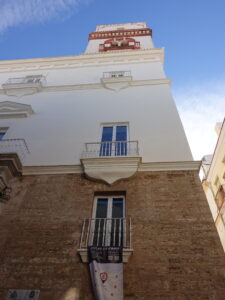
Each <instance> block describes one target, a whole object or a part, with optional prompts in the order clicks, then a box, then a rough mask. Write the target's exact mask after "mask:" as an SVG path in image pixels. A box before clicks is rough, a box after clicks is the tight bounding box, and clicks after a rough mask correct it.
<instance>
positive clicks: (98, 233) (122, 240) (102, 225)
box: [78, 218, 133, 263]
mask: <svg viewBox="0 0 225 300" xmlns="http://www.w3.org/2000/svg"><path fill="white" fill-rule="evenodd" d="M131 242H132V228H131V219H130V218H129V219H126V218H112V219H106V218H96V219H84V222H83V227H82V232H81V239H80V247H79V249H78V253H79V254H80V257H81V260H82V262H84V263H87V262H88V261H89V259H88V247H90V246H95V247H121V248H122V249H123V262H124V263H127V262H128V260H129V257H130V256H131V254H132V253H133V249H132V243H131Z"/></svg>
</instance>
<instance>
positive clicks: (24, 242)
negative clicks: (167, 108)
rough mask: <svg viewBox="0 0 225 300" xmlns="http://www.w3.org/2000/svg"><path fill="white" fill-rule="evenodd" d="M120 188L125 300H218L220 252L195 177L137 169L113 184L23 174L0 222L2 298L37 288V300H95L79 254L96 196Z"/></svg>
mask: <svg viewBox="0 0 225 300" xmlns="http://www.w3.org/2000/svg"><path fill="white" fill-rule="evenodd" d="M97 191H125V192H126V217H131V218H132V224H133V248H134V254H133V256H132V257H131V259H130V261H129V263H128V264H126V265H124V294H125V297H124V299H125V300H136V299H140V300H144V299H146V300H147V299H173V300H174V299H204V300H205V299H224V295H225V268H224V267H225V255H224V252H223V250H222V246H221V244H220V241H219V238H218V236H217V232H216V229H215V227H214V224H213V220H212V217H211V214H210V211H209V207H208V204H207V201H206V199H205V196H204V194H203V191H202V188H201V185H200V182H199V179H198V175H197V172H194V171H173V172H172V171H171V172H140V173H138V174H137V175H136V176H134V177H133V178H130V179H127V180H121V181H119V182H117V183H115V184H114V185H113V186H107V185H106V184H104V183H97V182H92V181H89V180H87V179H85V178H84V176H83V175H80V174H69V175H68V174H66V175H40V176H24V177H22V178H20V179H16V180H15V181H14V183H13V192H12V197H11V199H10V200H9V202H8V203H7V204H6V205H5V207H4V209H3V211H2V214H1V217H0V300H2V299H5V297H6V295H7V291H8V290H9V289H39V290H40V291H41V292H40V297H39V299H40V300H78V299H79V300H93V297H92V290H91V283H90V278H89V272H88V265H87V264H83V263H82V262H81V260H80V258H79V256H78V254H77V249H78V247H79V239H80V234H81V228H82V222H83V219H84V218H86V217H91V214H92V205H93V198H94V192H97Z"/></svg>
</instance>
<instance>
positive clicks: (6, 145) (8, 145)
mask: <svg viewBox="0 0 225 300" xmlns="http://www.w3.org/2000/svg"><path fill="white" fill-rule="evenodd" d="M5 153H17V155H18V156H19V158H20V160H21V162H22V161H23V160H24V158H25V156H26V155H27V154H28V153H30V151H29V149H28V146H27V144H26V141H25V140H24V139H4V140H0V154H5Z"/></svg>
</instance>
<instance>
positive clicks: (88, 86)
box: [0, 78, 171, 94]
mask: <svg viewBox="0 0 225 300" xmlns="http://www.w3.org/2000/svg"><path fill="white" fill-rule="evenodd" d="M118 83H119V82H118ZM160 84H168V85H171V80H170V79H169V78H162V79H151V80H132V81H129V82H128V84H127V83H126V85H128V86H129V87H135V86H147V85H160ZM128 86H127V87H128ZM102 88H104V85H103V83H90V84H74V85H57V86H46V87H43V88H42V90H41V91H42V92H57V91H73V90H94V89H102ZM114 90H115V89H114ZM0 94H4V90H1V89H0Z"/></svg>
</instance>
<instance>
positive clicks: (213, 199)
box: [201, 121, 225, 251]
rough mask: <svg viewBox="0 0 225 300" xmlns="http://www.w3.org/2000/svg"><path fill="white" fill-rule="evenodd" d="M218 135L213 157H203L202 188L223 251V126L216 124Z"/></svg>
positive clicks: (224, 136) (224, 208) (224, 222)
mask: <svg viewBox="0 0 225 300" xmlns="http://www.w3.org/2000/svg"><path fill="white" fill-rule="evenodd" d="M215 131H216V133H217V135H218V140H217V144H216V147H215V150H214V154H213V155H207V156H204V157H203V160H202V165H201V170H202V173H203V180H202V186H203V189H204V192H205V195H206V198H207V200H208V203H209V207H210V210H211V213H212V216H213V220H214V222H215V225H216V228H217V231H218V234H219V237H220V240H221V243H222V246H223V249H224V251H225V180H224V178H225V125H224V121H223V123H217V124H216V127H215Z"/></svg>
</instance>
